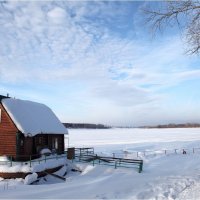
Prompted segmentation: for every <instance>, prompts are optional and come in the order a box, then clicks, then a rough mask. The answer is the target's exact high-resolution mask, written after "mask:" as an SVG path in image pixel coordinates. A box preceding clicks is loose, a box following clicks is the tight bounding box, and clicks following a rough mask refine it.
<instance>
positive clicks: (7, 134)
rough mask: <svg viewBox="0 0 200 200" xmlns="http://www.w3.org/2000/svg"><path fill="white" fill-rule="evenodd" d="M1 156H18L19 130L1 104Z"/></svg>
mask: <svg viewBox="0 0 200 200" xmlns="http://www.w3.org/2000/svg"><path fill="white" fill-rule="evenodd" d="M0 109H1V119H0V155H9V156H16V133H17V131H18V130H17V128H16V126H15V125H14V123H13V122H12V120H11V118H10V117H9V115H8V114H7V112H6V111H5V109H4V107H3V106H2V104H1V103H0Z"/></svg>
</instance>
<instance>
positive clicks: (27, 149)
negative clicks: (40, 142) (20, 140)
mask: <svg viewBox="0 0 200 200" xmlns="http://www.w3.org/2000/svg"><path fill="white" fill-rule="evenodd" d="M32 150H33V138H32V137H25V143H24V153H25V155H27V156H29V155H32V154H33V151H32Z"/></svg>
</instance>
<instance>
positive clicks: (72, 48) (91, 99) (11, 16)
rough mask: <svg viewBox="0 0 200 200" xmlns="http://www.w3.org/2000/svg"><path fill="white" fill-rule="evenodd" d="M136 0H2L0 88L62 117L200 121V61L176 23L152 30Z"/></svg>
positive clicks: (110, 122) (112, 121)
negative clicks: (161, 30) (191, 53)
mask: <svg viewBox="0 0 200 200" xmlns="http://www.w3.org/2000/svg"><path fill="white" fill-rule="evenodd" d="M158 4H159V3H155V2H154V3H153V2H138V1H135V2H134V1H128V2H126V1H116V2H115V1H111V2H108V1H105V2H103V1H95V2H92V1H88V2H87V1H80V2H79V1H63V2H62V1H56V2H55V1H44V2H39V1H29V2H26V1H21V2H20V1H19V2H18V1H10V2H6V3H1V5H0V24H1V28H0V47H1V48H0V93H1V94H7V93H9V94H10V96H12V97H16V98H20V99H27V100H32V101H37V102H41V103H44V104H46V105H48V106H49V107H51V108H52V110H53V111H54V112H55V113H56V114H57V115H58V117H59V118H60V119H61V121H63V122H81V123H84V122H87V123H104V124H108V125H119V126H138V125H150V124H152V125H153V124H165V123H183V122H200V112H199V111H200V101H199V99H200V92H199V86H200V79H199V78H200V61H199V57H197V56H187V55H185V51H186V49H187V45H186V44H185V43H184V38H182V37H181V36H180V33H179V30H178V29H177V28H176V27H172V28H169V29H166V32H164V33H162V34H158V35H157V36H156V37H152V34H151V32H150V30H149V28H148V26H146V25H145V24H144V14H142V12H141V8H142V7H143V6H157V5H158Z"/></svg>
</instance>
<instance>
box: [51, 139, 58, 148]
mask: <svg viewBox="0 0 200 200" xmlns="http://www.w3.org/2000/svg"><path fill="white" fill-rule="evenodd" d="M52 147H53V149H58V138H53V140H52Z"/></svg>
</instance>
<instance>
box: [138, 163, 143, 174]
mask: <svg viewBox="0 0 200 200" xmlns="http://www.w3.org/2000/svg"><path fill="white" fill-rule="evenodd" d="M142 168H143V161H142V162H141V163H140V165H139V173H141V172H142Z"/></svg>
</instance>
